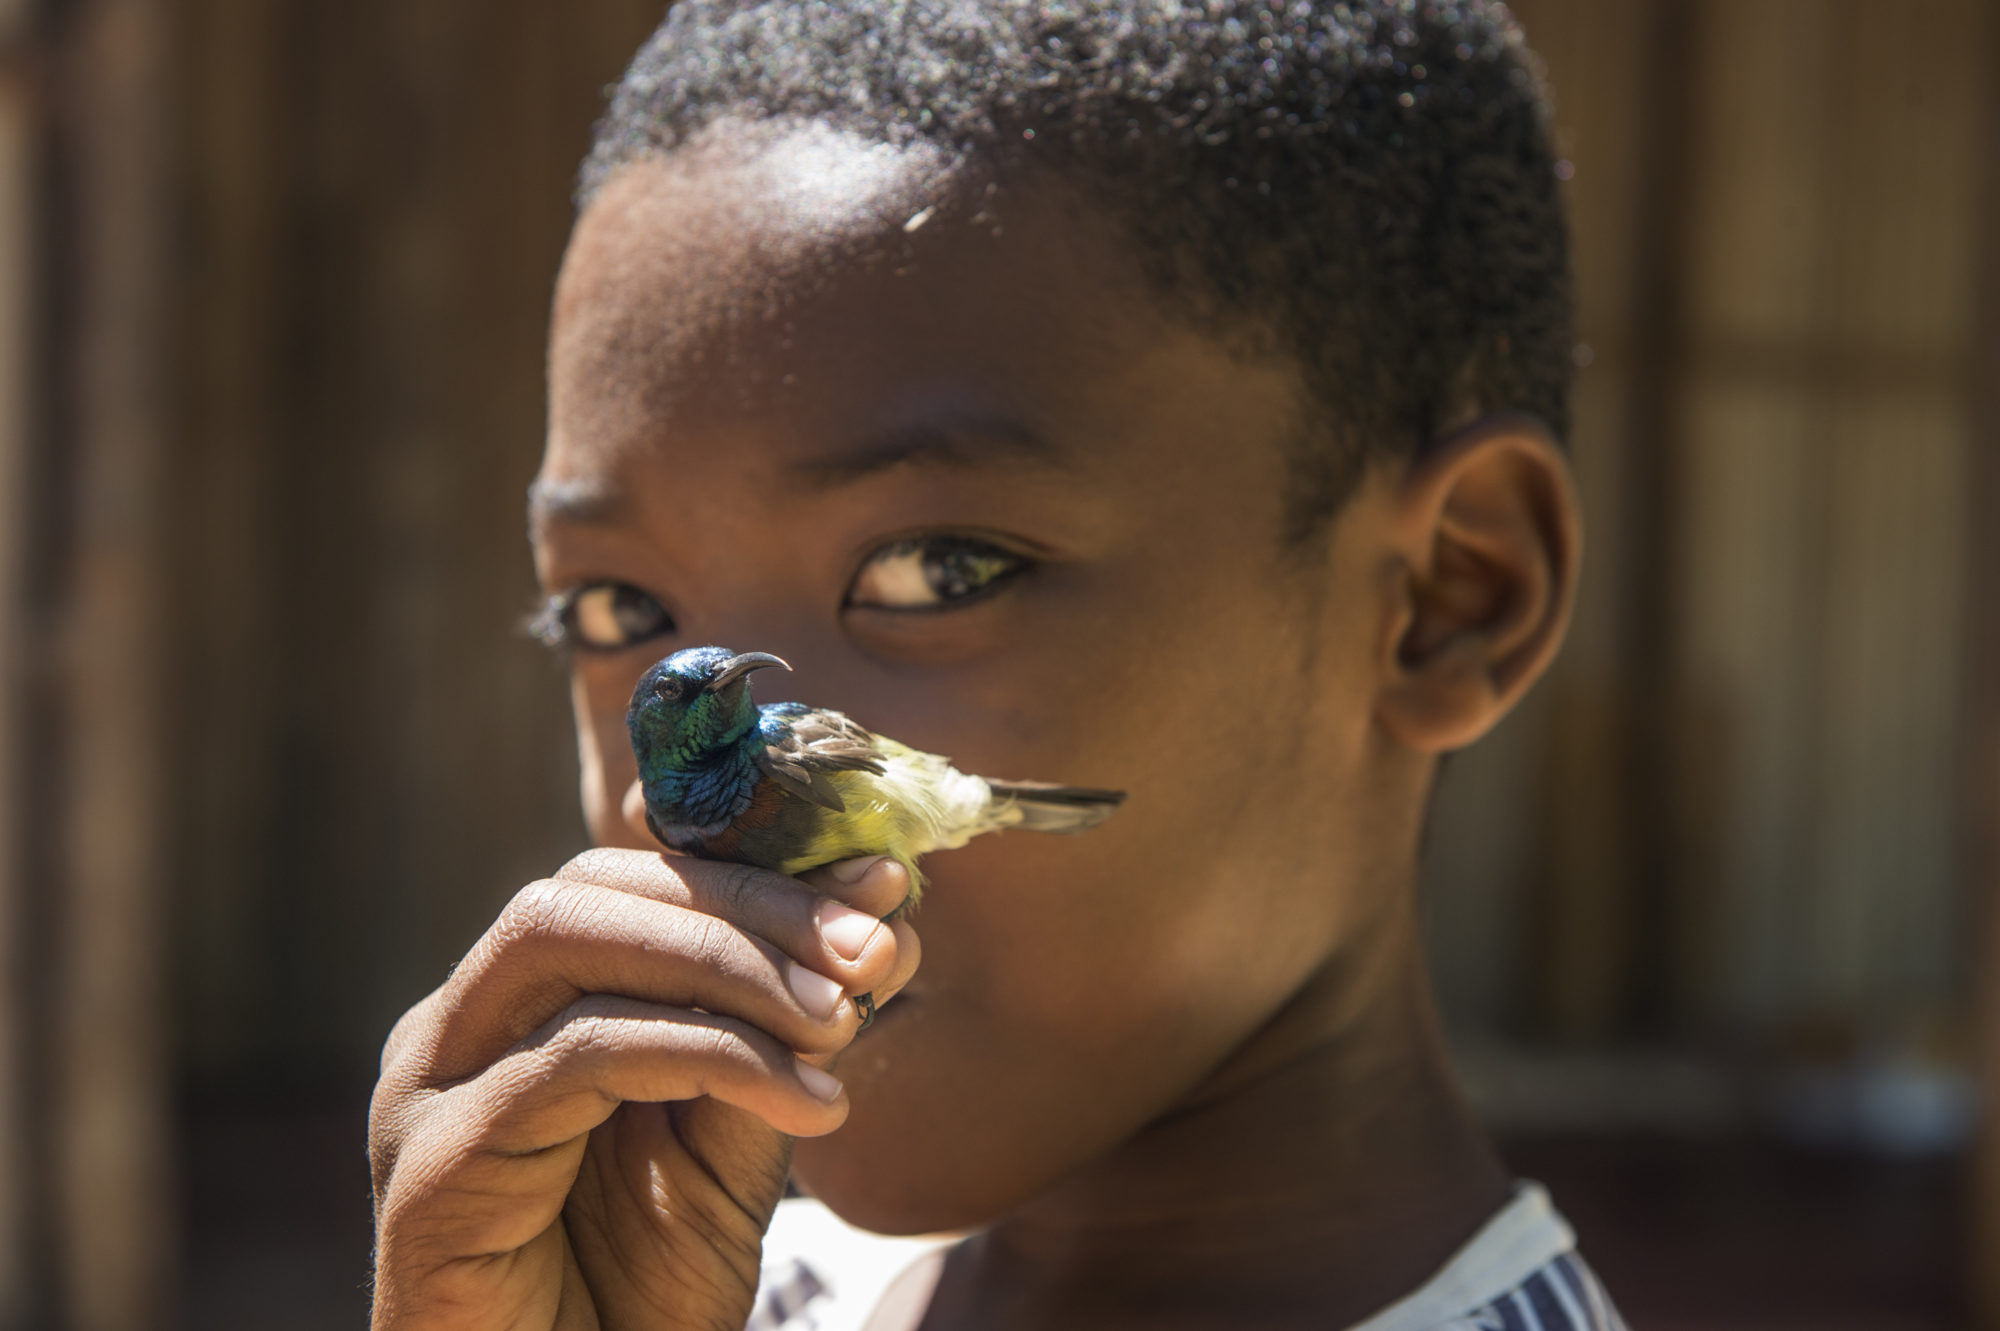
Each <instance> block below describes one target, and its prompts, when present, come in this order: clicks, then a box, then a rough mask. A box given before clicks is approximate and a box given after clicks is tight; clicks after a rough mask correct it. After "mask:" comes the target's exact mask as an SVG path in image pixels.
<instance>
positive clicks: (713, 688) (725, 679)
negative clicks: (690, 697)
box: [702, 652, 792, 693]
mask: <svg viewBox="0 0 2000 1331" xmlns="http://www.w3.org/2000/svg"><path fill="white" fill-rule="evenodd" d="M771 666H782V667H783V668H784V669H786V670H790V669H791V668H792V667H791V665H790V664H789V663H788V662H786V660H785V659H784V658H783V657H781V656H773V655H771V654H770V653H769V652H744V653H742V654H741V655H740V656H732V657H730V658H729V659H728V660H727V661H724V662H723V663H722V669H720V670H718V671H716V672H715V678H714V679H711V680H709V681H708V685H707V687H706V688H704V689H702V692H703V693H720V692H722V691H723V690H724V689H726V688H728V687H729V686H730V685H731V684H734V683H735V682H736V681H737V680H739V679H741V678H743V677H744V676H745V675H747V674H749V673H750V672H751V671H753V670H766V669H769V668H770V667H771Z"/></svg>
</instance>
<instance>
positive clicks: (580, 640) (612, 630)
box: [528, 582, 674, 652]
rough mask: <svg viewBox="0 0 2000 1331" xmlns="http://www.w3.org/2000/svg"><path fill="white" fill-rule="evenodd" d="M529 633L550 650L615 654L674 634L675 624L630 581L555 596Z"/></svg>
mask: <svg viewBox="0 0 2000 1331" xmlns="http://www.w3.org/2000/svg"><path fill="white" fill-rule="evenodd" d="M528 631H529V632H530V633H532V634H533V635H534V636H535V637H537V638H539V639H541V640H542V641H543V642H544V643H546V644H548V645H549V646H551V647H574V648H576V649H578V650H580V651H588V652H615V651H620V650H622V649H624V648H626V647H633V646H636V645H638V644H639V643H642V642H646V641H648V640H649V639H652V638H658V637H661V636H663V635H665V634H668V633H672V632H673V631H674V619H673V616H672V615H670V614H668V613H667V610H666V607H665V606H663V605H661V604H660V603H659V602H658V601H656V600H654V599H653V597H652V596H651V595H650V594H649V593H647V592H643V591H641V590H639V589H638V588H637V587H634V586H633V585H632V584H631V583H629V582H593V583H589V584H587V585H585V586H582V587H577V588H574V589H572V590H570V591H567V592H562V593H560V594H558V595H556V596H552V597H550V598H549V600H548V603H547V604H546V605H544V606H543V607H542V609H541V611H540V613H538V614H537V615H536V616H535V617H534V618H533V619H532V620H531V621H529V624H528Z"/></svg>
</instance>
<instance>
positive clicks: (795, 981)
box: [785, 961, 847, 1021]
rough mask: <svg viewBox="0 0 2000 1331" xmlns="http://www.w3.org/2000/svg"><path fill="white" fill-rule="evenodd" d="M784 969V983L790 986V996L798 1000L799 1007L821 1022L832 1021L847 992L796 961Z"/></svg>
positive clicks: (787, 964) (789, 963)
mask: <svg viewBox="0 0 2000 1331" xmlns="http://www.w3.org/2000/svg"><path fill="white" fill-rule="evenodd" d="M785 969H786V974H785V981H786V983H788V984H790V985H791V986H792V996H793V997H794V998H796V999H798V1000H799V1006H800V1007H802V1008H804V1009H805V1010H806V1011H808V1012H810V1013H812V1014H813V1015H814V1016H815V1017H818V1018H819V1019H820V1020H821V1021H832V1020H833V1014H834V1013H835V1012H837V1011H839V1010H840V1000H842V999H843V998H845V997H847V991H846V990H845V989H842V988H841V987H840V986H839V985H837V984H835V983H834V982H833V981H832V980H829V979H827V978H826V977H825V976H824V975H821V974H820V973H819V972H818V971H809V970H807V969H806V968H805V967H804V966H801V965H799V963H798V962H796V961H793V962H788V963H786V968H785Z"/></svg>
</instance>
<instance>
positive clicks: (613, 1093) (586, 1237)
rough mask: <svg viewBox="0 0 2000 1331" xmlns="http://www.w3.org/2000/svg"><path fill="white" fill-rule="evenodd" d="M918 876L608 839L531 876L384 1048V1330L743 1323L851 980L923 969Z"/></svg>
mask: <svg viewBox="0 0 2000 1331" xmlns="http://www.w3.org/2000/svg"><path fill="white" fill-rule="evenodd" d="M847 879H854V880H855V881H851V882H850V881H846V880H847ZM908 888H909V881H908V876H907V875H906V874H905V873H904V871H903V870H902V868H901V867H900V866H898V865H896V864H895V863H894V862H892V861H886V860H875V861H858V860H857V861H852V862H850V863H848V864H844V865H832V866H828V867H827V868H825V869H820V870H815V871H814V872H813V873H811V874H808V875H806V876H805V877H804V878H803V879H792V878H785V877H782V876H780V875H778V874H774V873H768V872H765V871H764V870H761V869H752V868H746V867H743V866H740V865H733V864H720V863H714V862H711V861H704V860H694V859H681V858H669V857H667V856H663V855H660V854H656V853H651V852H643V851H629V850H595V851H591V852H589V853H587V854H585V855H582V856H580V857H578V858H577V859H575V860H573V861H571V862H570V863H569V864H567V865H565V866H564V867H563V868H562V870H560V871H559V872H558V873H557V874H556V876H555V877H554V878H553V879H550V880H547V881H545V882H540V883H535V884H533V885H531V886H529V887H527V888H525V889H523V890H522V891H521V892H520V894H519V895H517V896H516V897H515V898H514V900H513V901H512V902H511V903H509V905H508V906H507V908H506V910H505V911H503V912H502V913H501V916H500V919H499V921H498V922H497V923H495V924H494V926H493V927H492V928H491V929H490V930H488V931H487V933H486V935H485V937H483V938H482V939H480V941H479V943H478V945H477V946H475V947H474V948H473V949H472V951H471V952H470V953H469V954H467V956H466V957H465V959H464V960H463V961H462V962H461V963H459V965H458V967H457V969H456V970H455V971H454V972H453V973H452V976H451V978H450V979H449V980H448V981H447V982H446V983H445V984H444V986H443V987H442V988H440V989H438V990H437V991H436V992H435V993H433V994H431V995H430V997H428V998H426V999H425V1000H424V1001H423V1002H421V1003H419V1004H417V1006H416V1007H414V1008H412V1009H411V1010H410V1011H409V1013H407V1014H406V1015H405V1016H404V1017H403V1019H402V1020H401V1021H400V1022H398V1023H397V1025H396V1029H395V1031H394V1032H393V1033H392V1034H391V1035H390V1036H389V1043H388V1046H387V1048H386V1049H385V1050H384V1051H383V1056H382V1077H381V1080H380V1081H379V1082H378V1083H377V1085H376V1088H375V1098H374V1104H373V1107H372V1110H371V1113H370V1124H369V1151H370V1156H371V1159H372V1163H373V1166H374V1176H375V1222H376V1250H375V1322H374V1324H375V1326H376V1327H377V1328H389V1327H394V1328H397V1329H398V1331H417V1329H418V1328H422V1331H433V1329H437V1331H442V1329H443V1328H448V1327H449V1328H460V1327H463V1328H479V1329H480V1331H493V1329H495V1328H516V1329H518V1331H550V1329H552V1328H569V1327H602V1328H604V1329H605V1331H620V1329H621V1328H637V1327H647V1328H654V1327H660V1328H665V1327H703V1328H712V1327H723V1326H728V1327H740V1326H742V1325H743V1322H744V1319H745V1318H746V1317H747V1316H748V1315H749V1313H750V1310H751V1305H752V1301H753V1299H754V1297H755V1294H756V1289H757V1267H758V1256H759V1252H760V1248H761V1242H762V1238H763V1233H764V1229H765V1226H766V1225H768V1224H769V1222H770V1218H771V1212H772V1209H773V1208H774V1207H775V1206H776V1205H777V1203H778V1200H779V1198H780V1197H781V1196H782V1195H783V1191H784V1185H785V1177H786V1173H787V1170H788V1168H789V1164H790V1158H791V1139H792V1138H793V1137H802V1136H817V1135H819V1134H821V1133H826V1132H831V1131H832V1130H833V1129H835V1128H837V1127H839V1126H840V1124H841V1121H842V1120H843V1119H845V1118H846V1116H847V1108H848V1105H847V1098H846V1095H845V1093H844V1092H843V1091H842V1089H841V1087H840V1084H839V1082H838V1081H836V1080H835V1079H834V1077H833V1076H832V1075H831V1074H830V1073H827V1072H824V1071H822V1070H821V1065H823V1064H825V1063H826V1062H827V1061H828V1060H829V1059H830V1058H831V1057H832V1056H833V1055H834V1054H837V1053H838V1052H839V1051H840V1050H842V1049H844V1048H845V1047H846V1046H847V1044H848V1042H849V1041H851V1040H852V1039H853V1038H854V1033H855V1031H856V1029H857V1028H858V1026H859V1024H860V1023H859V1018H858V1016H857V1015H856V1013H855V1011H854V1004H853V1003H852V1002H850V1001H848V996H850V995H854V994H861V993H866V992H870V991H873V992H874V993H875V995H876V997H877V999H878V1000H881V999H886V998H887V997H888V996H889V995H890V994H893V993H894V992H895V991H896V990H898V989H900V988H901V987H902V986H903V985H904V984H905V983H907V982H908V980H909V978H910V976H911V974H912V973H913V972H914V971H915V970H916V966H917V959H918V946H917V939H916V934H915V933H914V932H913V931H912V930H911V928H910V926H909V924H908V923H906V922H904V921H903V920H901V919H900V918H899V919H898V920H897V921H896V922H895V923H894V924H887V925H885V924H880V923H879V921H878V917H880V916H882V915H885V914H887V913H889V912H890V911H892V910H894V909H895V908H896V907H897V906H898V905H899V904H901V902H902V900H903V897H904V895H905V894H906V892H907V891H908Z"/></svg>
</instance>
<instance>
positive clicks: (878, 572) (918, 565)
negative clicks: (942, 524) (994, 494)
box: [847, 536, 1030, 610]
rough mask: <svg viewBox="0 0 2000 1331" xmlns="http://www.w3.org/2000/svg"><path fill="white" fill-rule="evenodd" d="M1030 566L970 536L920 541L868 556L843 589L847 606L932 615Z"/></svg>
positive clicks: (893, 545) (908, 541) (990, 587)
mask: <svg viewBox="0 0 2000 1331" xmlns="http://www.w3.org/2000/svg"><path fill="white" fill-rule="evenodd" d="M1029 566H1030V561H1029V560H1027V559H1025V558H1023V557H1021V556H1020V555H1017V554H1013V553H1011V552H1009V551H1006V550H1002V549H1001V548H1000V547H999V546H997V545H994V544H992V543H991V542H989V541H981V540H977V539H975V538H972V537H969V536H920V537H914V538H911V539H909V540H902V541H897V542H895V543H894V544H892V545H886V546H884V547H883V548H882V549H880V550H878V551H876V552H875V553H874V554H873V555H871V556H869V559H868V562H867V563H866V564H863V565H862V566H861V571H860V572H859V573H858V574H856V575H855V578H854V585H853V587H851V588H850V589H849V590H848V593H847V603H848V605H850V606H865V607H869V608H871V609H878V610H937V609H944V608H948V607H950V606H952V605H955V604H958V603H960V602H964V601H969V600H971V599H973V598H974V597H977V596H979V595H980V594H981V593H982V592H988V591H992V590H993V589H994V588H996V587H999V586H1000V585H1001V584H1003V583H1005V582H1007V581H1008V580H1009V579H1011V578H1013V577H1015V576H1016V575H1018V574H1020V573H1022V572H1024V571H1025V570H1027V568H1028V567H1029Z"/></svg>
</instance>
